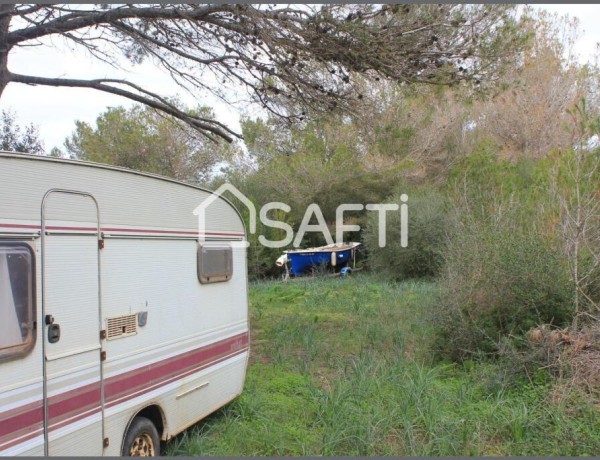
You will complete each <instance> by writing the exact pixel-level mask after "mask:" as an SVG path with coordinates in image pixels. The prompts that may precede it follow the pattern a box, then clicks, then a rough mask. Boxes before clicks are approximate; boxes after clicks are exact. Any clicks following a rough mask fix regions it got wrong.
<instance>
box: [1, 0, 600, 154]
mask: <svg viewBox="0 0 600 460" xmlns="http://www.w3.org/2000/svg"><path fill="white" fill-rule="evenodd" d="M535 8H544V9H546V10H549V11H550V12H553V13H558V14H559V15H565V14H568V15H569V16H575V17H577V18H578V19H579V21H580V28H581V30H582V36H581V37H580V38H579V40H578V41H577V43H576V44H575V51H576V52H577V53H578V54H579V55H580V56H581V60H582V61H584V62H585V61H587V60H588V59H590V58H591V57H592V55H593V54H594V52H595V50H596V44H597V43H600V27H598V24H600V5H573V4H571V5H567V4H565V5H536V6H535ZM8 66H9V69H10V70H11V71H12V72H15V73H23V74H28V75H38V76H45V77H55V78H56V77H63V78H65V77H68V78H103V77H110V78H127V79H128V80H131V81H135V82H136V83H142V84H143V85H144V86H145V87H147V88H148V89H149V90H151V91H155V92H159V93H160V94H162V95H165V96H179V97H180V99H181V100H182V101H183V102H185V103H186V104H188V105H190V106H196V105H198V104H202V105H209V106H212V107H213V108H214V110H215V114H216V116H217V119H218V120H219V121H221V122H224V123H226V124H227V125H228V126H229V127H231V128H233V129H235V130H238V131H239V128H240V125H239V118H240V115H241V113H242V110H243V109H242V108H235V107H232V106H229V105H227V104H224V103H222V102H221V101H219V100H217V99H216V98H215V97H214V96H211V95H210V94H198V95H190V94H189V93H187V92H184V91H182V90H181V89H180V88H179V87H178V86H177V85H176V84H175V83H173V82H172V80H171V79H170V77H169V76H168V75H166V74H165V73H164V72H162V71H161V70H160V69H158V68H156V67H155V66H154V65H153V64H152V62H145V63H143V64H141V65H136V66H133V65H129V64H126V68H125V69H124V70H122V71H121V70H115V69H114V68H112V67H110V66H108V65H106V64H102V63H99V62H97V61H94V60H93V59H92V58H90V57H88V56H87V55H86V54H85V53H82V52H78V53H76V52H74V51H73V50H70V49H68V48H65V47H60V48H58V47H53V46H38V47H29V48H25V49H19V50H17V51H16V52H13V53H11V54H10V55H9V62H8ZM131 104H132V102H130V101H129V100H128V99H124V98H122V97H119V96H115V95H111V94H107V93H103V92H100V91H95V90H90V89H79V88H51V87H44V86H28V85H21V84H16V83H12V84H9V85H8V86H7V87H6V89H5V90H4V93H3V94H2V98H1V99H0V109H10V110H12V111H14V112H15V114H16V116H17V122H18V123H19V124H20V125H25V124H29V123H33V124H34V125H37V126H38V128H39V131H40V136H41V138H42V140H43V141H44V145H45V148H46V151H48V152H49V151H50V150H51V149H52V148H53V147H62V146H63V142H64V140H65V138H66V137H68V136H69V135H70V134H71V133H72V132H73V130H74V129H75V121H76V120H82V121H86V122H88V123H90V124H92V125H94V122H95V120H96V117H97V116H98V115H99V114H100V113H102V112H104V111H105V110H106V109H107V108H108V107H115V106H118V105H123V106H126V107H127V106H130V105H131ZM250 115H251V114H250Z"/></svg>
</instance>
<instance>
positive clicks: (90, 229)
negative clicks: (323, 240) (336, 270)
mask: <svg viewBox="0 0 600 460" xmlns="http://www.w3.org/2000/svg"><path fill="white" fill-rule="evenodd" d="M0 227H3V228H22V229H31V230H41V226H39V225H26V224H0ZM46 230H70V231H77V230H79V231H85V232H93V231H96V228H95V227H57V226H50V225H49V226H47V227H46ZM100 231H102V232H123V233H157V234H169V233H170V234H175V235H198V234H202V235H214V236H244V234H243V233H227V232H189V231H183V230H155V229H147V228H112V227H103V228H101V229H100Z"/></svg>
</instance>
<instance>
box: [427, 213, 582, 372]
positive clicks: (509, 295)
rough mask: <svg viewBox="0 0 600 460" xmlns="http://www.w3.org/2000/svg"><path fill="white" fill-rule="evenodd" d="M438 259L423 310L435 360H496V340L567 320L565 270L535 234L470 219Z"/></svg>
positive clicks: (498, 349) (568, 291)
mask: <svg viewBox="0 0 600 460" xmlns="http://www.w3.org/2000/svg"><path fill="white" fill-rule="evenodd" d="M505 218H507V217H505ZM444 258H445V267H444V271H443V276H442V294H441V297H440V300H439V302H438V303H436V305H435V307H433V308H432V309H431V316H432V321H434V322H435V324H436V325H437V326H438V332H437V334H438V342H437V344H436V347H435V348H436V349H437V350H438V351H439V352H440V353H441V354H442V355H445V356H448V357H450V358H451V359H453V360H462V359H465V358H470V357H477V356H479V357H485V356H491V357H494V356H496V357H497V356H499V355H501V354H502V349H503V347H504V346H505V343H504V340H506V339H508V340H509V341H510V340H513V339H516V340H517V341H518V338H519V337H522V336H523V335H524V334H525V333H526V332H527V331H528V330H529V329H531V328H533V327H535V326H537V325H540V324H552V325H555V326H564V325H566V324H568V322H569V321H570V320H571V318H572V314H573V310H572V306H571V289H570V285H569V273H568V269H567V267H566V264H565V262H564V260H563V259H562V258H561V257H560V253H559V252H558V251H556V250H555V249H552V248H551V247H549V245H548V241H547V240H546V239H544V238H542V237H540V236H539V235H536V234H534V233H528V232H525V233H518V232H516V231H515V230H514V229H510V228H508V227H503V226H498V225H497V224H496V223H495V222H493V221H491V220H490V221H488V222H485V221H481V220H474V221H471V222H469V223H466V224H463V225H461V226H460V227H459V228H458V229H457V232H456V233H455V235H454V238H453V239H452V241H451V243H450V244H449V245H448V247H447V249H446V251H445V253H444ZM515 343H517V342H515Z"/></svg>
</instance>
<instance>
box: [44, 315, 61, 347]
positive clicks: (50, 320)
mask: <svg viewBox="0 0 600 460" xmlns="http://www.w3.org/2000/svg"><path fill="white" fill-rule="evenodd" d="M44 322H45V323H46V324H47V325H48V342H49V343H56V342H58V341H59V340H60V324H58V323H55V322H54V316H52V315H46V318H45V321H44Z"/></svg>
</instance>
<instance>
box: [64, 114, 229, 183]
mask: <svg viewBox="0 0 600 460" xmlns="http://www.w3.org/2000/svg"><path fill="white" fill-rule="evenodd" d="M188 111H189V110H188ZM194 112H195V113H197V114H202V116H203V117H206V118H212V112H211V110H210V109H207V108H202V107H201V108H199V109H197V110H195V111H194ZM75 124H76V128H75V131H74V132H73V134H72V135H71V137H70V138H68V139H67V140H66V141H65V147H66V150H67V153H68V154H70V155H71V156H73V157H75V158H77V159H80V160H87V161H95V162H99V163H108V164H112V165H116V166H123V167H126V168H131V169H136V170H139V171H146V172H151V173H155V174H161V175H163V176H168V177H172V178H175V179H178V180H181V181H185V182H189V183H192V184H199V183H203V182H206V181H207V180H208V179H209V178H210V175H211V172H212V170H213V168H214V167H215V165H216V164H217V163H218V162H220V161H222V160H223V159H224V158H225V149H224V148H223V147H222V146H221V145H219V144H215V143H214V142H211V141H208V140H207V139H206V138H204V137H202V136H200V135H199V134H198V133H197V132H196V131H194V130H193V129H191V128H189V127H188V126H187V125H185V124H184V123H182V122H180V121H178V120H176V119H174V118H172V117H168V116H165V115H163V114H161V113H160V112H157V111H156V110H154V109H150V108H147V107H144V106H141V105H136V106H133V107H131V108H129V109H125V108H124V107H114V108H109V109H108V110H107V111H106V112H104V113H102V114H100V115H99V116H98V118H97V119H96V127H92V126H90V125H89V124H88V123H86V122H83V121H77V122H76V123H75Z"/></svg>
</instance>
